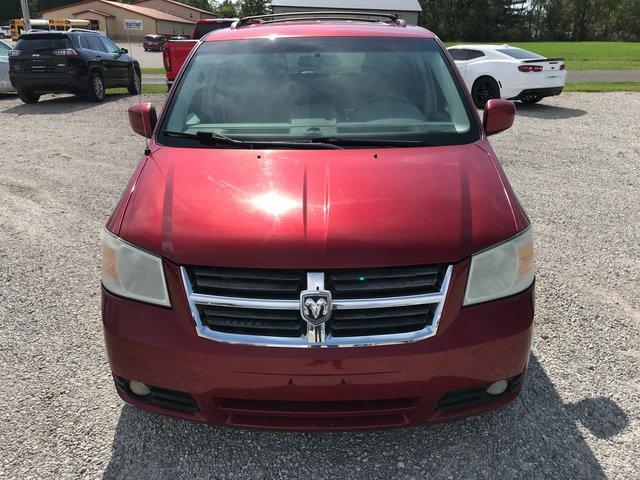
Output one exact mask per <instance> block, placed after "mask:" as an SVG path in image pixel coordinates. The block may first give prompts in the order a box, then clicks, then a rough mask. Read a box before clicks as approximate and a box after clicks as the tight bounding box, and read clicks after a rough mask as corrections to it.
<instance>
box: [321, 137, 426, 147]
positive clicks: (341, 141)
mask: <svg viewBox="0 0 640 480" xmlns="http://www.w3.org/2000/svg"><path fill="white" fill-rule="evenodd" d="M310 140H311V141H312V142H320V143H330V144H332V145H339V146H341V147H435V144H432V143H427V142H423V141H422V140H382V139H377V138H373V139H369V138H349V137H346V138H337V137H313V138H311V139H310Z"/></svg>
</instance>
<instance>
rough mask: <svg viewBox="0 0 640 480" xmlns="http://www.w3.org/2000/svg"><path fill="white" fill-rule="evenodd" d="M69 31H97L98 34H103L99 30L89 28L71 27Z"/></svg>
mask: <svg viewBox="0 0 640 480" xmlns="http://www.w3.org/2000/svg"><path fill="white" fill-rule="evenodd" d="M67 32H85V33H97V34H98V35H102V34H101V33H100V32H99V31H98V30H89V29H88V28H70V29H69V30H67Z"/></svg>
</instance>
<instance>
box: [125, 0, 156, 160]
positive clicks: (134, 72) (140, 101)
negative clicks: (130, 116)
mask: <svg viewBox="0 0 640 480" xmlns="http://www.w3.org/2000/svg"><path fill="white" fill-rule="evenodd" d="M120 4H121V5H124V4H125V3H124V1H123V0H120ZM124 30H125V32H127V45H128V46H129V55H131V58H132V59H133V60H135V57H134V56H133V49H132V48H131V36H130V35H129V29H128V28H127V27H126V25H125V28H124ZM133 75H134V81H135V75H136V70H135V67H134V69H133ZM137 97H138V104H139V105H140V120H142V125H144V126H145V129H146V128H151V125H146V124H145V122H144V115H143V114H142V67H140V86H139V88H138V94H137ZM144 153H145V155H149V153H151V151H150V150H149V139H148V138H147V136H146V135H145V136H144Z"/></svg>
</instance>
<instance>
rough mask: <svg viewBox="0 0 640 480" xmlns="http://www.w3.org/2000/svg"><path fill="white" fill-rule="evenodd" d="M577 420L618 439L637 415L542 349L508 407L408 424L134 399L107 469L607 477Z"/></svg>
mask: <svg viewBox="0 0 640 480" xmlns="http://www.w3.org/2000/svg"><path fill="white" fill-rule="evenodd" d="M577 422H581V423H582V424H583V425H584V426H585V427H587V428H588V429H589V430H590V431H591V433H593V434H594V435H596V436H597V437H600V438H610V437H612V436H614V435H616V434H618V433H620V432H621V431H622V430H624V428H626V426H627V425H628V418H627V415H626V414H625V413H624V412H623V411H622V410H621V409H620V407H618V405H617V404H616V403H615V402H614V401H613V400H611V399H609V398H604V397H600V398H588V399H585V400H582V401H580V402H577V403H575V404H571V405H565V404H564V403H563V402H562V400H561V398H560V396H559V395H558V392H557V391H556V390H555V388H554V386H553V384H552V382H551V381H550V379H549V377H548V376H547V374H546V373H545V371H544V369H543V368H542V367H541V365H540V363H539V362H538V361H537V360H536V358H535V357H534V356H532V358H531V361H530V365H529V371H528V374H527V380H526V384H525V387H524V390H523V392H522V394H521V396H520V398H519V399H517V400H516V401H515V402H514V403H512V404H511V405H509V406H508V407H506V408H505V409H502V410H500V411H497V412H492V413H488V414H485V415H481V416H477V417H471V418H467V419H464V420H460V421H457V422H452V423H443V424H434V425H426V426H423V427H416V428H410V429H405V430H386V431H373V432H340V433H326V432H323V433H285V432H268V431H243V430H232V429H226V428H218V427H212V426H208V425H201V424H197V423H192V422H188V421H181V420H175V419H172V418H168V417H163V416H159V415H154V414H151V413H147V412H143V411H140V410H137V409H134V408H132V407H129V406H125V407H124V408H123V409H122V413H121V416H120V419H119V422H118V425H117V429H116V434H115V438H114V440H113V447H112V457H111V460H110V463H109V465H108V466H107V468H106V471H105V473H104V478H105V479H115V478H167V479H175V478H264V479H268V478H296V479H297V478H305V479H306V480H310V479H313V478H319V479H341V478H350V479H356V478H366V479H367V480H371V479H374V478H384V479H396V478H407V479H409V478H416V479H417V478H453V479H463V478H464V479H466V478H487V479H489V478H490V479H494V478H508V479H511V478H526V479H531V478H541V479H543V478H544V479H547V478H589V479H603V478H605V475H604V472H603V470H602V468H601V466H600V464H599V463H598V461H597V459H596V458H595V456H594V454H593V452H592V451H591V450H590V448H589V446H588V445H587V444H586V442H585V440H584V439H583V437H582V435H581V434H580V431H579V429H578V426H577Z"/></svg>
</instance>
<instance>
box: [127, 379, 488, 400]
mask: <svg viewBox="0 0 640 480" xmlns="http://www.w3.org/2000/svg"><path fill="white" fill-rule="evenodd" d="M489 388H491V387H489ZM129 390H131V392H133V393H134V394H135V395H138V396H139V397H144V396H145V395H149V394H150V393H151V390H149V387H147V386H146V385H145V384H144V383H142V382H136V381H135V380H129Z"/></svg>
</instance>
